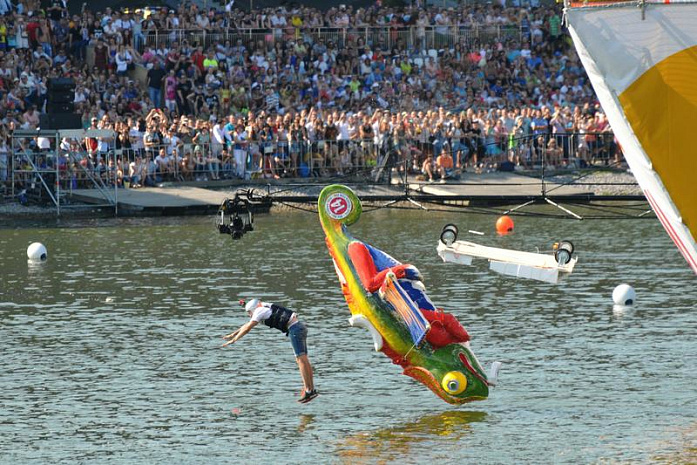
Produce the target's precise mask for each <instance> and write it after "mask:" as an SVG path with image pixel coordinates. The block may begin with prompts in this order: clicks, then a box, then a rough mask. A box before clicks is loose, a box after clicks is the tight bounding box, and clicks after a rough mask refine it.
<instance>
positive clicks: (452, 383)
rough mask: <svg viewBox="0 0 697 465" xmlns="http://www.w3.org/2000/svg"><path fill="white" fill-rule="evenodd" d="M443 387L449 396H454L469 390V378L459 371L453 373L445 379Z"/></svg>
mask: <svg viewBox="0 0 697 465" xmlns="http://www.w3.org/2000/svg"><path fill="white" fill-rule="evenodd" d="M441 386H443V389H445V391H446V392H447V393H448V394H450V395H453V396H454V395H457V394H460V393H461V392H463V391H464V390H465V388H467V378H466V377H465V375H463V374H462V373H460V372H459V371H451V372H449V373H448V374H446V375H445V376H444V377H443V381H442V382H441Z"/></svg>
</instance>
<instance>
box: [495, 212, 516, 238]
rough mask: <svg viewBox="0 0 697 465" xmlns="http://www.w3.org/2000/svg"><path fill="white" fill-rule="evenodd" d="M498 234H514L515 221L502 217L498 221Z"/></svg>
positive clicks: (508, 217)
mask: <svg viewBox="0 0 697 465" xmlns="http://www.w3.org/2000/svg"><path fill="white" fill-rule="evenodd" d="M496 232H497V233H499V234H508V233H510V232H513V220H512V219H511V217H510V216H506V215H504V216H500V217H499V219H498V220H496Z"/></svg>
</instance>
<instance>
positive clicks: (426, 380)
mask: <svg viewBox="0 0 697 465" xmlns="http://www.w3.org/2000/svg"><path fill="white" fill-rule="evenodd" d="M404 374H405V375H407V376H409V377H411V378H414V379H415V380H416V381H419V382H420V383H423V384H424V385H425V386H426V387H427V388H429V389H430V390H431V391H433V392H434V393H435V394H436V395H437V396H438V397H440V398H441V399H443V400H444V401H446V402H447V403H449V404H466V403H468V402H472V401H475V400H484V399H486V397H482V396H470V397H455V396H451V395H450V394H448V393H447V392H445V391H444V390H443V388H441V387H440V384H438V380H437V379H436V377H435V376H433V374H432V373H431V372H430V371H428V370H427V369H425V368H421V367H416V366H408V367H406V368H405V369H404Z"/></svg>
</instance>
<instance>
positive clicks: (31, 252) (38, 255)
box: [27, 242, 48, 262]
mask: <svg viewBox="0 0 697 465" xmlns="http://www.w3.org/2000/svg"><path fill="white" fill-rule="evenodd" d="M27 257H28V258H29V260H30V261H32V262H45V261H46V259H47V258H48V253H47V252H46V247H44V245H43V244H42V243H41V242H34V243H32V244H30V245H29V247H27Z"/></svg>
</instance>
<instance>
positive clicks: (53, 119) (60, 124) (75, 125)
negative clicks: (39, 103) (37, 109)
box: [39, 113, 82, 130]
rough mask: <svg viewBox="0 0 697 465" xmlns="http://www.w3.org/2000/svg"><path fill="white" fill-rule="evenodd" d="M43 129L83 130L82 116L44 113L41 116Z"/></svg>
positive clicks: (40, 125) (40, 120)
mask: <svg viewBox="0 0 697 465" xmlns="http://www.w3.org/2000/svg"><path fill="white" fill-rule="evenodd" d="M39 128H41V129H44V130H45V129H82V116H81V115H79V114H77V113H44V114H42V115H39Z"/></svg>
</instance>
